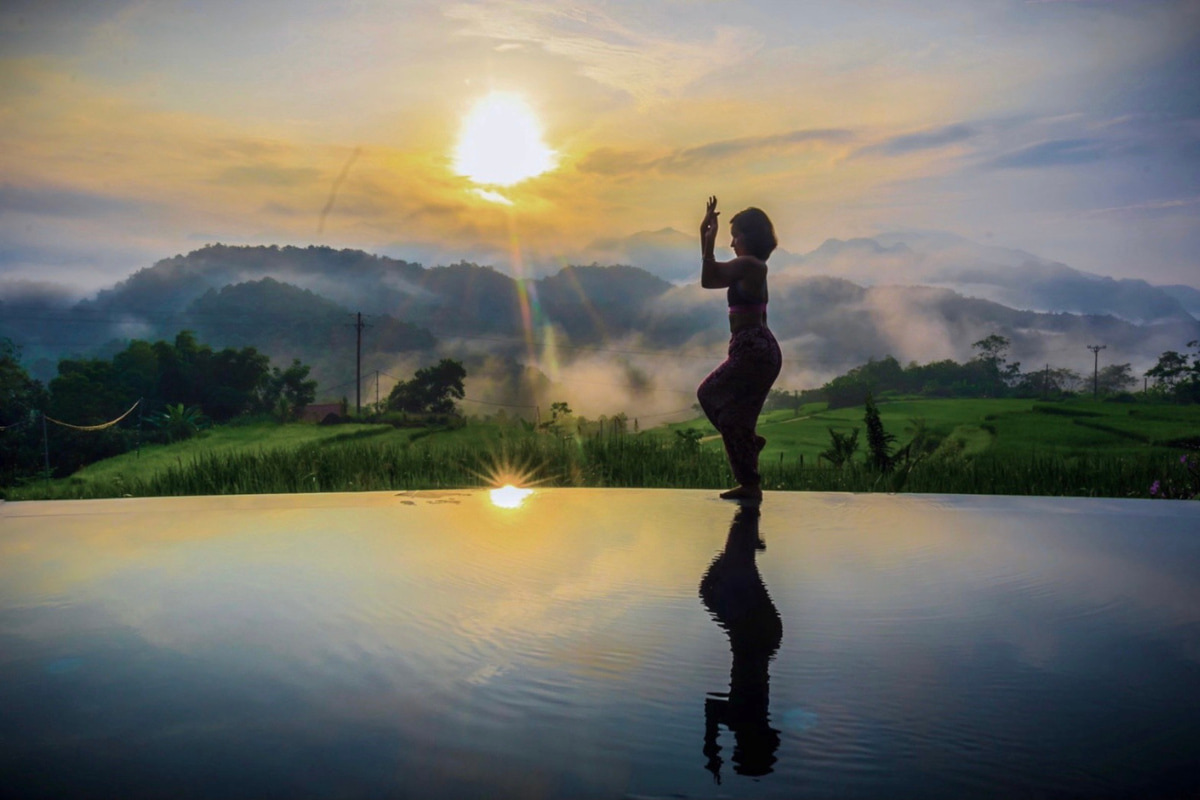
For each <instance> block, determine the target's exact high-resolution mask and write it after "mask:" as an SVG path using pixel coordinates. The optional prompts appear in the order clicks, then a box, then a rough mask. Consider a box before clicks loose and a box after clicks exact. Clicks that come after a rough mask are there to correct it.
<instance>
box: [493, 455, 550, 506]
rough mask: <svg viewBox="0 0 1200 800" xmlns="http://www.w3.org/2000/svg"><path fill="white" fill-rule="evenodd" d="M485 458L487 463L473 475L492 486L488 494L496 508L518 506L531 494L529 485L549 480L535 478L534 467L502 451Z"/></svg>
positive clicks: (535, 470) (531, 490) (536, 471)
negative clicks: (515, 459)
mask: <svg viewBox="0 0 1200 800" xmlns="http://www.w3.org/2000/svg"><path fill="white" fill-rule="evenodd" d="M485 459H486V460H487V463H485V464H484V466H483V469H482V471H480V472H475V475H476V477H478V478H479V479H481V480H483V481H485V482H486V483H487V484H488V485H490V486H492V487H493V488H492V489H491V491H490V492H489V494H490V496H491V498H492V504H493V505H495V506H496V507H497V508H520V507H521V504H522V503H523V502H525V499H526V498H527V497H529V496H530V495H531V494H533V489H532V488H530V487H532V486H537V485H538V484H539V483H544V482H545V481H547V480H549V478H537V477H536V475H537V473H538V470H537V469H536V468H534V467H531V466H530V465H528V464H523V463H517V462H516V461H514V460H513V459H511V458H509V457H508V456H507V455H506V454H504V453H500V454H499V455H495V454H493V455H489V456H485Z"/></svg>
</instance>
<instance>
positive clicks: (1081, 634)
mask: <svg viewBox="0 0 1200 800" xmlns="http://www.w3.org/2000/svg"><path fill="white" fill-rule="evenodd" d="M1198 795H1200V503H1184V502H1151V501H1118V500H1077V499H1043V498H1012V497H946V496H911V495H910V496H883V495H844V494H806V493H778V494H768V495H767V497H766V500H765V502H764V503H763V505H762V507H761V509H754V508H741V507H738V506H736V505H733V504H730V503H725V502H721V501H719V500H716V499H714V498H713V497H712V493H710V492H699V491H663V490H624V489H612V490H600V489H550V490H542V491H537V492H535V493H534V494H533V495H532V496H530V497H528V498H527V499H525V501H524V502H523V503H522V504H521V505H520V506H519V507H516V508H502V507H499V506H498V505H496V504H495V503H494V502H493V501H492V497H491V495H490V494H489V493H488V492H486V491H462V492H441V493H439V492H416V493H405V494H394V493H367V494H329V495H287V496H282V495H279V496H260V497H210V498H163V499H151V500H101V501H70V502H45V503H8V504H0V796H4V797H10V796H11V797H54V798H64V797H98V798H100V797H103V798H139V797H172V798H192V797H196V798H201V797H203V798H209V797H222V798H225V797H229V798H270V797H280V798H379V797H429V798H454V797H531V798H541V797H572V798H574V797H581V798H588V797H600V798H608V797H613V798H621V797H831V796H837V797H851V798H853V797H863V798H868V797H869V798H877V797H886V798H900V797H931V798H937V797H946V798H961V797H972V798H976V797H1003V798H1008V797H1017V796H1022V797H1094V796H1104V797H1113V796H1127V797H1160V796H1162V797H1180V796H1198Z"/></svg>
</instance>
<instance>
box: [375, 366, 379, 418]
mask: <svg viewBox="0 0 1200 800" xmlns="http://www.w3.org/2000/svg"><path fill="white" fill-rule="evenodd" d="M375 413H376V414H378V413H379V370H375Z"/></svg>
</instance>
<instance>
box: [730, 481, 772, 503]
mask: <svg viewBox="0 0 1200 800" xmlns="http://www.w3.org/2000/svg"><path fill="white" fill-rule="evenodd" d="M721 499H722V500H762V487H761V486H759V485H758V484H757V483H755V484H748V485H745V486H736V487H734V488H732V489H730V490H729V491H727V492H721Z"/></svg>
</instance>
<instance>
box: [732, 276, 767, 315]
mask: <svg viewBox="0 0 1200 800" xmlns="http://www.w3.org/2000/svg"><path fill="white" fill-rule="evenodd" d="M740 284H741V281H734V282H733V283H731V284H729V290H728V291H727V292H726V293H725V298H726V300H727V302H728V303H729V313H730V314H759V313H762V312H764V311H766V310H767V285H766V283H763V289H762V297H751V296H750V295H748V294H746V293H745V292H743V291H742V290H741V288H740Z"/></svg>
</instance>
